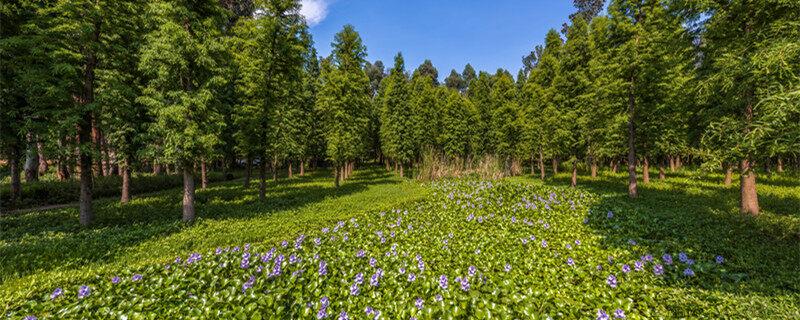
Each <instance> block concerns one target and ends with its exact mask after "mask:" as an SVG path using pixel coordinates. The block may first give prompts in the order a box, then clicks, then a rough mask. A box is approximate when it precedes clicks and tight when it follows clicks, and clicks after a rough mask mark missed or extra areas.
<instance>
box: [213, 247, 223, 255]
mask: <svg viewBox="0 0 800 320" xmlns="http://www.w3.org/2000/svg"><path fill="white" fill-rule="evenodd" d="M214 254H215V255H220V254H222V248H220V247H217V249H216V250H214Z"/></svg>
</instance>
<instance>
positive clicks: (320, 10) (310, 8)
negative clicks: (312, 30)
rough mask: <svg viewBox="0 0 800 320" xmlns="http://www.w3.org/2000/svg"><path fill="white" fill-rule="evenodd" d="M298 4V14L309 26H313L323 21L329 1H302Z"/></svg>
mask: <svg viewBox="0 0 800 320" xmlns="http://www.w3.org/2000/svg"><path fill="white" fill-rule="evenodd" d="M300 4H301V5H302V7H301V8H300V14H301V15H303V17H305V18H306V22H308V25H309V26H314V25H317V24H318V23H320V22H322V20H325V17H326V16H327V15H328V5H329V4H330V0H302V1H300Z"/></svg>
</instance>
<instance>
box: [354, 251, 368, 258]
mask: <svg viewBox="0 0 800 320" xmlns="http://www.w3.org/2000/svg"><path fill="white" fill-rule="evenodd" d="M364 255H366V252H364V250H363V249H362V250H358V252H356V258H363V257H364Z"/></svg>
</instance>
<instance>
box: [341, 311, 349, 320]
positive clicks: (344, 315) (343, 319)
mask: <svg viewBox="0 0 800 320" xmlns="http://www.w3.org/2000/svg"><path fill="white" fill-rule="evenodd" d="M339 320H350V317H348V316H347V311H342V312H341V313H339Z"/></svg>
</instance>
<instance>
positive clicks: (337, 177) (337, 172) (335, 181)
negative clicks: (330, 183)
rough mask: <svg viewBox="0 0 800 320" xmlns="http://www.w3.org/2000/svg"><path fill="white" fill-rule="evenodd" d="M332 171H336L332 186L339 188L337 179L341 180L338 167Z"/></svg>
mask: <svg viewBox="0 0 800 320" xmlns="http://www.w3.org/2000/svg"><path fill="white" fill-rule="evenodd" d="M334 171H336V173H335V175H336V178H335V179H334V186H335V187H337V188H338V187H339V179H341V176H340V173H339V166H338V165H337V166H336V167H335V170H334Z"/></svg>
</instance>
